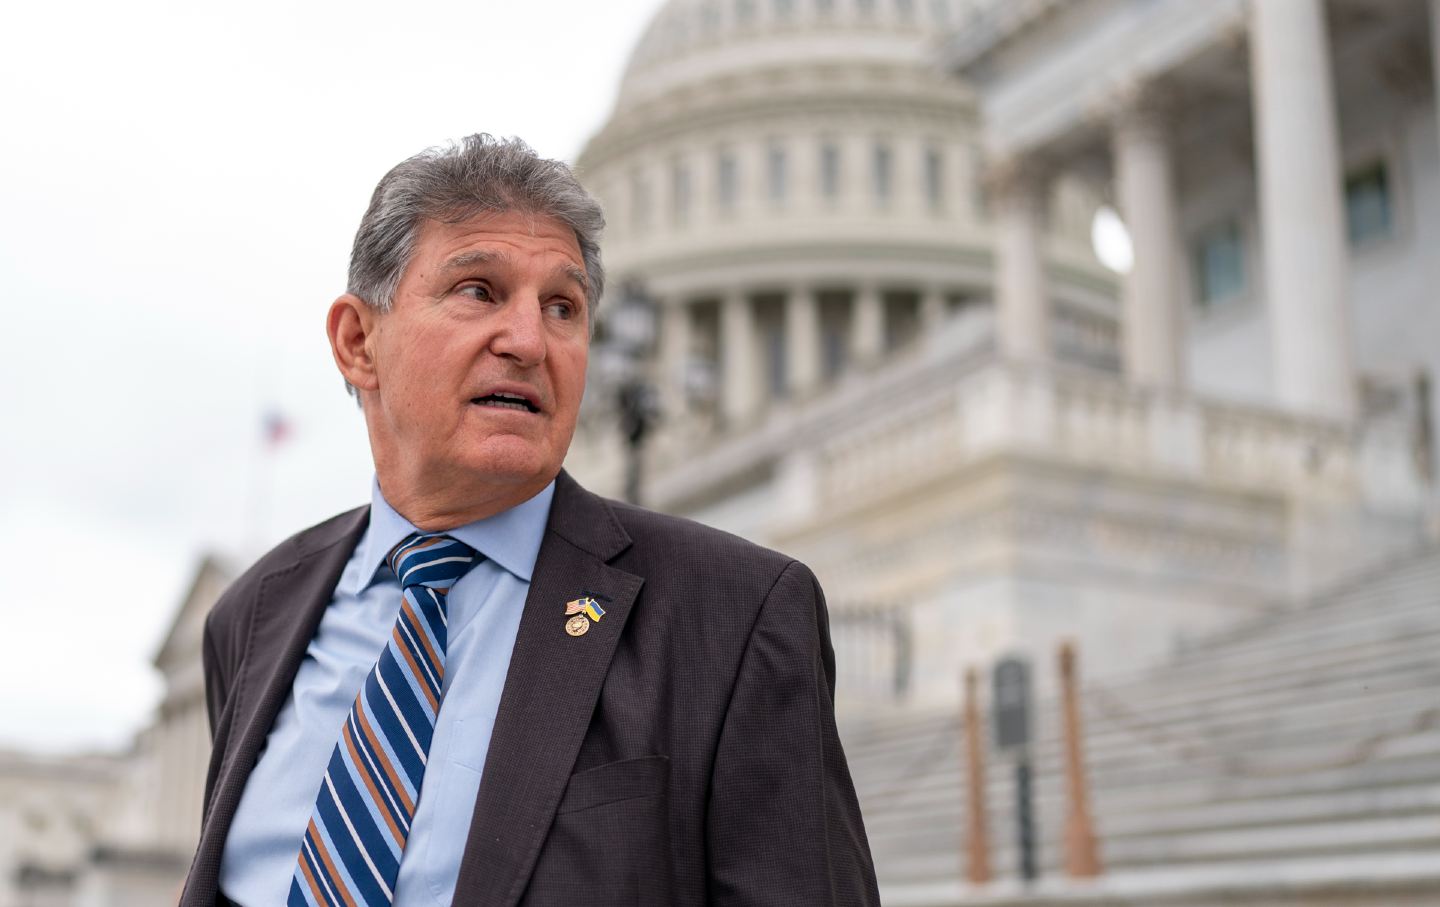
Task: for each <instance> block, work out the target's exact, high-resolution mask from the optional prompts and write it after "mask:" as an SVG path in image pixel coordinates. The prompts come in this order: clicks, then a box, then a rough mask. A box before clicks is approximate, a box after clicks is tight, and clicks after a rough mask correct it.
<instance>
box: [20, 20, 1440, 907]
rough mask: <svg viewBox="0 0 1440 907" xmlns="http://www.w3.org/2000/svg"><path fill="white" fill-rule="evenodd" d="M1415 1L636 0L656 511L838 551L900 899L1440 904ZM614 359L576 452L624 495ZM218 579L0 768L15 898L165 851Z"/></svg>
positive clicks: (172, 836) (622, 128) (1425, 170)
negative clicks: (1076, 675)
mask: <svg viewBox="0 0 1440 907" xmlns="http://www.w3.org/2000/svg"><path fill="white" fill-rule="evenodd" d="M1437 30H1440V0H1248V2H1246V0H1205V2H1196V0H670V2H669V3H668V4H666V5H665V6H664V7H663V8H662V9H661V10H660V11H659V12H658V13H657V14H656V16H655V18H654V20H653V21H652V22H651V24H650V26H649V28H648V29H647V30H646V32H645V34H644V36H643V37H642V39H641V40H640V42H639V44H638V46H637V47H636V48H635V50H634V52H633V54H632V56H631V59H630V62H629V66H628V68H627V70H626V72H625V75H624V77H623V80H622V82H621V85H620V88H619V94H618V100H617V102H616V106H615V110H614V112H613V114H612V115H611V117H610V119H609V120H608V122H607V123H606V124H605V125H604V127H603V128H602V129H601V130H600V131H599V132H598V133H597V134H596V135H595V136H594V137H592V139H591V140H590V142H589V143H588V144H587V145H586V147H585V149H584V150H583V152H582V153H581V154H580V156H579V158H578V160H577V162H576V164H577V170H578V172H579V174H580V176H581V178H582V180H583V181H584V182H585V183H586V184H587V186H589V187H590V188H591V189H592V190H593V191H594V192H595V193H596V195H597V196H598V197H599V198H600V200H601V202H602V203H603V205H604V206H605V209H606V211H607V216H608V220H609V228H608V230H607V236H606V241H605V253H606V259H607V265H608V269H609V271H610V274H611V275H612V278H611V281H612V282H611V285H612V286H613V287H616V288H621V287H624V288H626V289H625V290H623V294H625V295H629V296H631V297H634V298H637V299H640V298H643V299H645V300H648V301H649V306H650V309H649V311H650V312H651V313H652V315H653V316H654V317H653V322H654V324H653V329H654V330H653V340H654V342H653V344H650V346H651V347H652V349H649V350H647V356H646V358H645V359H644V360H643V361H642V363H641V366H640V367H641V368H642V369H643V370H644V376H645V378H646V379H647V381H648V382H649V383H650V384H651V385H652V386H653V387H654V388H656V389H657V391H658V394H659V398H660V400H659V403H660V406H659V410H660V422H659V425H658V427H657V428H655V429H654V430H653V431H652V432H651V434H650V436H649V439H648V442H647V443H646V444H645V446H644V448H643V453H642V456H643V468H642V473H643V476H644V482H643V485H642V488H643V495H644V502H645V503H646V504H647V506H651V507H654V508H657V509H661V510H666V511H670V512H675V513H680V514H683V515H686V516H689V517H692V518H694V519H698V520H701V521H704V522H707V523H710V524H713V525H717V526H720V527H722V528H725V529H728V530H730V531H733V532H736V533H738V534H740V535H743V536H746V537H748V538H752V539H754V540H756V541H759V542H761V543H762V544H766V545H769V546H771V547H775V548H778V549H780V550H782V551H785V552H787V553H790V554H792V555H794V556H795V557H797V558H800V559H801V560H803V561H805V562H806V563H807V564H809V565H810V566H811V567H812V568H813V569H814V570H815V571H816V573H817V574H818V575H819V577H820V579H821V582H822V584H823V586H824V588H825V590H826V593H827V595H828V596H829V607H830V613H831V625H830V628H829V630H830V633H831V636H832V638H833V641H834V644H835V647H836V650H837V655H838V659H839V672H840V678H839V693H838V705H839V708H840V711H841V718H842V733H843V735H844V736H845V738H846V744H847V752H848V755H849V758H850V761H851V767H852V770H853V773H854V776H855V779H856V783H857V787H858V789H859V793H860V796H861V800H862V804H863V806H864V809H865V814H866V821H867V828H868V829H869V833H870V836H871V842H872V846H873V848H874V851H875V856H876V863H877V869H878V870H879V873H880V875H881V882H882V893H883V894H884V896H885V900H886V903H887V904H900V905H915V907H919V905H934V907H946V905H958V904H961V903H966V904H968V903H977V904H1017V905H1019V904H1033V905H1040V904H1051V903H1066V904H1095V905H1099V904H1140V905H1148V904H1177V905H1178V904H1185V905H1201V904H1230V903H1234V904H1240V903H1245V904H1276V905H1278V904H1286V905H1301V904H1326V905H1330V904H1337V905H1338V904H1347V905H1349V904H1356V905H1358V904H1366V905H1377V907H1378V905H1411V904H1415V905H1419V904H1434V903H1437V902H1440V708H1437V706H1440V697H1437V696H1436V691H1437V690H1440V655H1436V654H1435V653H1436V652H1440V647H1437V644H1440V547H1437V513H1440V509H1437V495H1436V477H1437V439H1436V434H1437V433H1436V426H1437V424H1440V394H1437V393H1436V392H1435V391H1434V389H1433V382H1434V379H1435V376H1437V375H1440V302H1437V300H1436V298H1435V292H1436V290H1435V287H1437V286H1440V256H1437V255H1436V254H1435V251H1434V250H1440V117H1437V104H1440V101H1437V98H1440V92H1437V89H1436V85H1437V81H1436V80H1437V66H1436V65H1435V63H1434V58H1435V56H1436V55H1435V48H1436V47H1437V46H1440V40H1437V34H1440V31H1437ZM1097 214H1098V217H1097ZM1107 223H1108V224H1109V225H1110V226H1111V228H1112V232H1118V233H1120V234H1121V235H1120V237H1119V238H1118V239H1117V238H1111V239H1109V240H1107V241H1104V242H1097V241H1096V240H1095V239H1094V236H1095V234H1096V232H1097V229H1099V228H1102V227H1104V226H1105V225H1106V224H1107ZM1119 223H1123V225H1124V227H1123V228H1119V227H1117V226H1115V225H1116V224H1119ZM1097 248H1098V249H1100V250H1101V251H1104V252H1105V253H1106V255H1107V258H1108V259H1112V260H1110V263H1109V265H1107V264H1105V263H1102V261H1101V260H1100V258H1099V255H1098V253H1097ZM1112 266H1113V267H1112ZM620 295H621V293H619V292H617V293H615V294H612V298H611V299H609V300H607V301H606V303H605V305H604V307H603V308H602V325H601V337H600V341H601V345H602V346H603V343H604V340H605V335H606V334H607V333H618V327H619V325H617V324H614V323H606V321H604V319H609V320H610V322H615V321H616V320H617V319H619V318H622V317H625V316H621V315H617V314H616V313H617V312H620V311H621V310H622V309H623V308H624V306H623V305H622V302H621V301H620V300H619V299H618V296H620ZM599 365H600V362H599V359H598V358H597V359H596V360H595V361H592V386H591V388H590V390H589V392H588V394H587V402H586V406H587V410H586V412H585V413H583V414H582V426H581V430H580V432H578V433H577V438H576V442H575V445H574V447H573V448H572V454H571V458H570V462H569V463H568V464H567V467H568V468H569V469H570V470H571V471H572V472H573V473H574V474H575V475H576V476H577V478H579V479H580V480H581V481H582V482H584V483H586V484H588V485H590V486H591V487H592V488H594V489H595V490H597V491H601V492H604V493H609V494H612V495H617V496H618V495H619V494H620V493H621V491H622V489H623V487H624V481H625V470H626V467H627V451H626V448H625V445H624V443H623V441H622V439H621V438H620V436H619V432H618V431H617V429H616V427H615V426H616V421H617V413H616V410H615V406H614V403H613V398H614V396H615V394H614V388H613V387H612V386H611V384H610V383H609V382H608V381H607V380H606V373H605V369H604V368H601V367H598V366H599ZM227 578H228V573H227V568H226V567H225V566H224V565H223V564H222V563H221V562H220V561H218V560H214V559H211V560H207V561H206V562H204V563H203V564H202V565H200V566H199V568H198V570H197V579H196V583H195V586H194V589H192V592H191V594H190V595H189V596H188V597H187V599H186V601H185V603H184V604H183V607H182V608H181V611H180V614H179V616H178V617H177V621H176V624H175V629H174V630H173V631H172V633H171V637H170V639H169V640H167V642H166V644H165V647H164V649H163V650H162V652H161V653H160V656H159V657H158V658H157V665H158V666H159V667H160V668H161V669H162V671H164V672H165V673H166V676H167V695H166V698H165V701H164V703H163V704H162V705H161V707H160V710H159V712H158V714H157V716H156V719H155V722H154V724H153V725H152V726H151V727H150V728H149V729H147V730H146V731H145V732H144V733H143V734H142V736H141V737H140V738H139V739H138V740H137V742H136V746H135V749H134V751H133V752H132V753H131V754H128V755H127V756H125V757H123V758H113V759H112V758H102V757H87V758H84V759H80V758H77V760H75V761H73V762H63V763H56V762H54V761H53V760H50V761H47V760H39V759H34V758H28V757H23V756H20V755H11V756H7V757H4V758H3V759H0V792H3V794H4V796H3V797H0V841H4V842H7V843H0V872H3V873H5V875H4V877H3V879H0V907H10V905H16V907H18V905H42V904H43V905H52V904H53V905H62V904H64V905H69V904H82V903H83V904H95V905H100V904H126V903H159V901H156V900H154V899H153V892H155V891H164V890H168V889H165V888H164V885H165V884H169V885H171V886H172V887H173V885H174V879H176V878H178V875H183V872H184V866H185V861H184V855H188V840H189V839H190V837H191V836H193V834H194V833H195V830H196V828H197V821H198V802H199V794H198V790H199V786H200V784H201V783H202V780H203V765H204V761H203V759H204V751H205V743H204V741H205V727H204V719H203V704H202V701H201V699H200V688H199V671H198V659H199V626H200V622H201V621H202V620H203V617H204V614H205V612H206V610H207V609H208V607H209V605H210V604H211V603H212V602H213V600H214V597H215V595H217V594H218V591H219V589H220V588H223V583H224V582H225V580H226V579H227ZM1062 641H1068V642H1070V643H1072V644H1073V645H1074V646H1075V650H1076V651H1078V653H1079V657H1080V665H1081V668H1080V670H1081V672H1082V673H1081V685H1080V688H1081V694H1080V698H1079V706H1078V708H1077V710H1076V712H1075V714H1077V715H1079V716H1080V718H1081V719H1083V721H1082V722H1081V723H1080V724H1074V723H1072V725H1067V727H1069V728H1070V730H1071V735H1070V736H1074V735H1075V733H1076V732H1077V728H1079V727H1082V726H1083V743H1082V744H1081V745H1078V746H1068V744H1067V740H1068V738H1067V734H1066V732H1065V728H1062V720H1061V709H1060V706H1059V703H1058V701H1057V698H1056V697H1057V693H1058V687H1059V682H1058V680H1057V671H1056V670H1055V668H1054V654H1055V651H1056V649H1057V646H1058V645H1059V644H1060V643H1061V642H1062ZM1016 653H1019V654H1022V655H1025V656H1027V657H1028V658H1029V659H1030V663H1031V664H1032V666H1033V672H1034V684H1035V687H1036V691H1037V700H1036V703H1037V705H1036V711H1035V717H1034V723H1035V742H1034V744H1033V746H1032V749H1031V758H1032V760H1033V765H1034V771H1035V781H1034V785H1035V800H1034V802H1035V816H1034V822H1035V824H1036V825H1037V827H1038V831H1037V838H1036V840H1037V841H1038V856H1037V857H1036V861H1037V872H1038V876H1039V877H1038V878H1037V879H1033V880H1031V881H1028V882H1027V881H1023V880H1021V879H1020V878H1018V876H1017V871H1016V865H1017V861H1018V859H1019V857H1018V854H1017V849H1016V846H1015V845H1014V843H1013V839H1014V831H1013V825H1014V821H1015V819H1014V816H1013V804H1014V802H1015V790H1014V785H1015V783H1016V781H1015V779H1014V778H1012V776H1011V774H1010V764H1011V763H1010V762H1009V761H1007V760H1008V759H1009V757H1008V756H1006V755H1004V754H1000V753H996V752H992V749H991V747H990V746H989V745H988V744H977V745H976V746H973V747H967V744H966V738H965V737H964V733H963V732H962V724H963V723H962V722H961V721H960V719H959V717H958V716H959V714H960V712H961V709H960V704H961V689H962V686H961V680H960V678H961V672H962V671H963V670H965V669H966V668H976V669H978V670H979V671H980V677H981V679H982V680H986V679H988V672H989V669H990V666H991V665H993V664H994V663H995V662H996V660H997V659H999V658H1001V657H1003V656H1006V655H1010V654H1016ZM986 686H987V684H986V683H984V682H982V683H981V684H980V688H981V693H982V694H983V695H981V696H980V701H981V703H982V705H984V706H986V707H988V702H989V699H988V697H989V692H988V690H986V689H985V687H986ZM981 762H985V763H988V767H989V773H988V775H983V774H979V773H978V772H977V769H978V768H979V767H980V763H981ZM75 779H81V780H79V781H77V780H75ZM977 779H978V780H977ZM1077 784H1079V785H1080V787H1078V788H1077ZM187 785H188V786H187ZM77 790H78V791H81V793H80V794H77V793H76V791H77ZM1077 790H1078V791H1079V792H1078V793H1077ZM62 795H63V796H64V797H67V798H69V800H70V801H72V805H71V806H69V807H67V809H68V810H69V814H70V820H72V821H69V824H64V823H63V822H62V823H61V824H62V825H64V827H63V828H61V829H58V830H54V831H52V832H49V833H48V834H50V835H51V837H50V838H49V839H47V838H46V834H47V833H45V832H40V831H37V830H36V829H35V828H34V822H35V816H36V815H40V810H41V809H42V804H45V803H47V802H55V799H56V798H57V797H61V796H62ZM25 823H29V825H26V824H25ZM7 824H8V826H7ZM1081 826H1083V827H1084V828H1085V829H1086V831H1085V834H1089V835H1091V836H1092V837H1093V842H1092V844H1091V845H1090V850H1089V851H1088V857H1087V858H1085V859H1081V858H1078V857H1077V856H1076V850H1075V848H1076V845H1075V841H1076V840H1077V838H1076V835H1079V834H1081V833H1080V832H1078V831H1076V829H1077V828H1080V827H1081ZM7 827H13V828H17V829H18V828H22V827H24V828H28V832H27V834H25V835H23V836H22V835H10V834H8V833H3V830H4V829H5V828H7ZM1082 837H1083V835H1082ZM977 855H983V857H984V859H983V861H982V860H981V856H977ZM177 874H178V875H177ZM144 885H152V886H156V887H152V888H150V889H148V890H149V891H150V892H151V894H148V895H143V896H142V895H136V894H134V892H137V891H141V890H142V888H143V886H144ZM127 892H128V893H127ZM127 898H128V900H127Z"/></svg>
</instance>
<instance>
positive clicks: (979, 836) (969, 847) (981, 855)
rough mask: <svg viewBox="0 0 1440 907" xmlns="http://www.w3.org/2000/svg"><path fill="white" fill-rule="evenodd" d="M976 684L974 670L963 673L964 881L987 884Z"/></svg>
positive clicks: (982, 750)
mask: <svg viewBox="0 0 1440 907" xmlns="http://www.w3.org/2000/svg"><path fill="white" fill-rule="evenodd" d="M979 684H980V681H979V678H978V676H977V675H976V673H975V669H974V668H970V669H968V670H966V672H965V774H966V784H967V787H966V791H967V795H966V797H965V801H966V802H965V808H966V812H967V813H968V814H969V822H968V823H967V827H966V835H965V877H966V878H967V879H969V880H970V882H971V884H974V885H984V884H985V883H987V882H989V881H990V833H989V830H988V829H987V827H986V823H985V746H984V743H983V741H982V734H983V732H984V728H983V727H982V725H981V724H980V696H979V693H978V690H977V688H978V687H979Z"/></svg>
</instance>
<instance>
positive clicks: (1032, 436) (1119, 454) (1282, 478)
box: [655, 343, 1422, 519]
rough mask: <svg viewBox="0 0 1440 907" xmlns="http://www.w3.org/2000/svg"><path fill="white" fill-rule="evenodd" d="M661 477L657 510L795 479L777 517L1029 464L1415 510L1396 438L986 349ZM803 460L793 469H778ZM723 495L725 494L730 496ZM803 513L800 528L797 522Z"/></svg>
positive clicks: (683, 463) (767, 425) (780, 420)
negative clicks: (978, 466)
mask: <svg viewBox="0 0 1440 907" xmlns="http://www.w3.org/2000/svg"><path fill="white" fill-rule="evenodd" d="M857 379H858V380H855V381H852V382H850V383H848V384H843V385H842V386H841V387H839V388H837V389H836V390H835V391H834V392H832V393H830V394H828V395H827V396H825V397H822V398H820V399H817V400H814V401H812V402H810V403H809V404H808V405H805V406H799V407H792V408H782V409H778V410H776V411H772V412H771V413H770V414H769V415H768V417H767V418H766V419H765V421H764V422H763V423H761V424H760V425H757V426H754V427H752V428H751V429H750V430H748V431H742V432H737V433H735V434H734V435H732V436H730V437H728V438H720V439H712V440H711V441H710V442H709V443H707V444H705V445H702V446H700V447H698V449H695V450H694V451H693V452H691V453H688V454H685V453H682V452H680V451H672V452H671V457H670V458H669V459H670V462H669V463H668V464H666V466H663V467H661V468H660V469H659V470H657V475H656V476H655V491H656V503H657V504H659V505H660V506H670V507H673V508H677V509H685V506H686V504H687V503H690V502H696V501H704V500H705V499H706V498H707V497H709V498H712V499H713V498H718V497H721V496H723V495H722V494H721V493H720V492H719V491H718V489H721V488H730V489H733V488H735V487H737V486H744V485H747V484H752V483H753V482H754V481H756V480H757V479H758V478H759V477H762V476H766V475H769V476H775V475H790V476H792V477H793V476H799V477H800V478H801V480H802V481H803V483H806V484H810V485H811V486H812V487H810V488H809V490H808V491H807V490H804V489H802V490H799V491H797V490H795V489H790V490H789V491H787V493H786V500H787V501H788V502H789V503H788V505H787V507H788V509H789V510H793V511H795V512H793V513H786V514H783V515H779V514H777V516H780V517H782V518H786V519H788V518H798V519H804V518H806V517H807V516H813V513H814V512H816V511H817V510H820V511H825V512H831V511H834V510H835V508H840V509H844V508H847V507H853V506H860V505H863V504H864V503H865V502H867V501H872V500H875V499H877V498H883V497H884V496H886V495H891V494H895V493H897V492H900V491H903V490H905V489H907V488H913V487H916V486H919V485H923V484H924V483H925V482H927V481H930V480H931V479H932V478H933V477H934V476H935V475H937V474H938V473H940V472H943V471H948V470H953V469H956V468H961V467H964V466H965V465H967V464H970V463H977V462H980V461H982V460H984V459H985V458H988V457H993V456H996V455H1001V454H1014V455H1026V456H1033V457H1037V458H1042V459H1046V460H1049V461H1052V462H1062V463H1071V464H1078V465H1084V466H1091V467H1095V468H1099V469H1120V470H1124V471H1126V472H1129V473H1132V474H1140V475H1144V476H1150V477H1155V478H1161V479H1170V480H1180V481H1194V482H1204V483H1207V484H1210V485H1212V486H1217V487H1221V488H1226V489H1229V490H1233V491H1241V492H1256V493H1265V494H1273V493H1277V492H1280V493H1285V494H1289V495H1295V496H1300V497H1305V498H1310V499H1319V500H1349V501H1354V502H1357V503H1361V504H1364V505H1366V506H1369V507H1378V508H1380V509H1386V508H1401V509H1409V508H1411V507H1413V506H1414V505H1415V503H1416V502H1418V501H1419V500H1420V499H1421V498H1422V489H1421V485H1420V478H1419V475H1418V472H1417V470H1416V468H1415V464H1414V459H1413V456H1412V452H1411V450H1410V448H1409V445H1408V443H1407V441H1406V439H1405V438H1404V437H1403V436H1402V435H1401V434H1398V433H1396V432H1393V431H1383V430H1368V429H1367V430H1366V431H1363V432H1362V431H1361V430H1359V429H1357V428H1355V427H1353V426H1349V425H1346V424H1342V423H1338V422H1333V421H1327V420H1323V419H1311V418H1305V417H1300V416H1296V415H1292V414H1289V413H1286V412H1283V411H1280V410H1278V409H1273V408H1267V407H1262V406H1248V405H1242V404H1235V403H1229V402H1217V401H1213V400H1207V399H1205V398H1202V397H1199V396H1197V395H1194V394H1188V393H1161V392H1156V391H1152V390H1147V389H1144V388H1137V387H1134V386H1131V385H1128V384H1126V383H1125V382H1124V381H1123V380H1122V379H1120V378H1118V377H1114V376H1110V375H1105V374H1101V373H1097V372H1095V371H1093V370H1085V369H1076V368H1068V367H1064V366H1054V365H1051V366H1025V365H1019V364H1015V363H1010V362H1005V361H1001V360H998V359H996V358H995V357H994V355H993V354H992V353H991V352H990V350H989V347H988V345H986V344H983V343H981V344H977V345H975V346H973V347H972V348H971V349H970V351H969V352H968V353H966V354H963V355H959V356H947V357H942V358H934V359H930V358H926V357H923V356H921V357H916V358H915V359H913V360H911V361H907V362H903V363H902V362H897V363H894V364H893V365H892V366H891V367H889V368H887V369H884V370H882V371H879V372H875V373H872V374H871V375H866V376H857ZM799 461H804V463H805V468H804V469H799V470H796V469H788V470H787V467H786V464H787V463H791V464H793V463H795V462H799ZM727 493H728V492H727ZM806 511H809V513H806Z"/></svg>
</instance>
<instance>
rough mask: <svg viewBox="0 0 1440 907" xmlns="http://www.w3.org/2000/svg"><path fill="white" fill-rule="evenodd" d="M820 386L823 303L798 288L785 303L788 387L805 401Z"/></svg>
mask: <svg viewBox="0 0 1440 907" xmlns="http://www.w3.org/2000/svg"><path fill="white" fill-rule="evenodd" d="M819 384H820V299H819V296H818V294H817V293H816V291H815V290H814V289H812V288H810V287H797V288H796V289H795V290H793V291H791V293H790V295H789V297H788V298H787V299H786V300H785V387H786V389H787V390H788V391H789V393H790V396H791V397H792V398H795V399H803V398H805V397H806V396H807V395H809V394H810V393H812V392H814V390H815V388H816V387H818V386H819Z"/></svg>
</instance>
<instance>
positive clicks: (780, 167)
mask: <svg viewBox="0 0 1440 907" xmlns="http://www.w3.org/2000/svg"><path fill="white" fill-rule="evenodd" d="M786 163H787V161H786V159H785V145H784V144H783V143H781V142H780V140H779V139H775V140H772V141H771V142H770V145H769V147H768V148H767V149H766V151H765V187H766V194H767V195H768V196H769V198H770V201H771V202H772V203H773V204H776V205H779V204H782V203H784V201H785V194H786V192H787V191H788V190H789V187H788V186H787V182H788V180H787V177H788V174H787V173H786V169H787V168H786Z"/></svg>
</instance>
